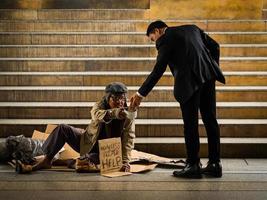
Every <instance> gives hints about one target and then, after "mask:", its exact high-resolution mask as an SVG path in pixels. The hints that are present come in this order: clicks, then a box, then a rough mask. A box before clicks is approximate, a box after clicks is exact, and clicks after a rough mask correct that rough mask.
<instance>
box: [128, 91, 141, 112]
mask: <svg viewBox="0 0 267 200" xmlns="http://www.w3.org/2000/svg"><path fill="white" fill-rule="evenodd" d="M142 99H143V98H142V97H139V96H138V95H137V94H134V95H133V96H132V97H131V99H130V102H131V103H130V108H131V109H133V108H136V107H139V105H140V103H141V101H142Z"/></svg>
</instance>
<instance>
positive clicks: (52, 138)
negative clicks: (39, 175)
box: [16, 124, 82, 173]
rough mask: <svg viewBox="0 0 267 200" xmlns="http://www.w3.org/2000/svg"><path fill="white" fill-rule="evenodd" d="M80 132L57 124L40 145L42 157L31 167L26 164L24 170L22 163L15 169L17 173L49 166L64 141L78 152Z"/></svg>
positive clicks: (80, 130)
mask: <svg viewBox="0 0 267 200" xmlns="http://www.w3.org/2000/svg"><path fill="white" fill-rule="evenodd" d="M81 134H82V129H78V128H77V129H76V128H74V127H72V126H69V125H65V124H60V125H58V126H57V127H56V128H55V129H54V130H53V132H52V133H51V134H50V135H49V137H48V138H47V139H46V141H45V143H44V144H43V146H42V148H43V151H44V153H45V155H44V158H43V159H42V160H40V161H39V162H38V163H37V164H35V165H33V166H32V167H30V166H27V169H25V170H24V169H23V168H24V166H25V165H23V164H22V166H19V167H18V170H17V169H16V170H17V171H18V172H19V173H27V172H30V171H36V170H39V169H49V168H51V166H52V160H53V158H54V156H55V155H56V154H57V153H58V152H59V151H60V149H61V148H62V147H63V146H64V144H65V143H68V144H69V145H70V146H71V147H72V148H73V149H74V150H75V151H77V152H80V140H81ZM25 167H26V166H25Z"/></svg>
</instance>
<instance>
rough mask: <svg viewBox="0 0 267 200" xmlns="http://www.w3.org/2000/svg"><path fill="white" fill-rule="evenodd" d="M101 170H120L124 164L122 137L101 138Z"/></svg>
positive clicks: (102, 171)
mask: <svg viewBox="0 0 267 200" xmlns="http://www.w3.org/2000/svg"><path fill="white" fill-rule="evenodd" d="M98 142H99V153H100V171H101V173H104V172H114V171H119V170H120V168H121V166H122V152H121V138H110V139H104V140H99V141H98Z"/></svg>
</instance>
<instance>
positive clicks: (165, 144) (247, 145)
mask: <svg viewBox="0 0 267 200" xmlns="http://www.w3.org/2000/svg"><path fill="white" fill-rule="evenodd" d="M136 140H137V141H136V143H137V144H136V145H135V146H136V149H138V150H140V151H144V152H149V153H152V154H156V155H160V156H166V157H177V156H178V157H186V152H185V149H186V148H185V144H184V138H182V137H181V138H177V137H170V138H162V137H158V138H151V137H147V138H137V139H136ZM200 142H201V144H200V152H199V155H200V157H203V156H204V157H205V156H207V155H208V144H207V139H206V138H200ZM266 148H267V138H221V156H222V157H224V158H250V157H251V158H266V156H267V151H266Z"/></svg>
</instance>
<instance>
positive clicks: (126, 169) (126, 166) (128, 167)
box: [120, 163, 131, 172]
mask: <svg viewBox="0 0 267 200" xmlns="http://www.w3.org/2000/svg"><path fill="white" fill-rule="evenodd" d="M120 171H121V172H130V171H131V165H130V164H129V163H124V164H123V165H122V167H121V169H120Z"/></svg>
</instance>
